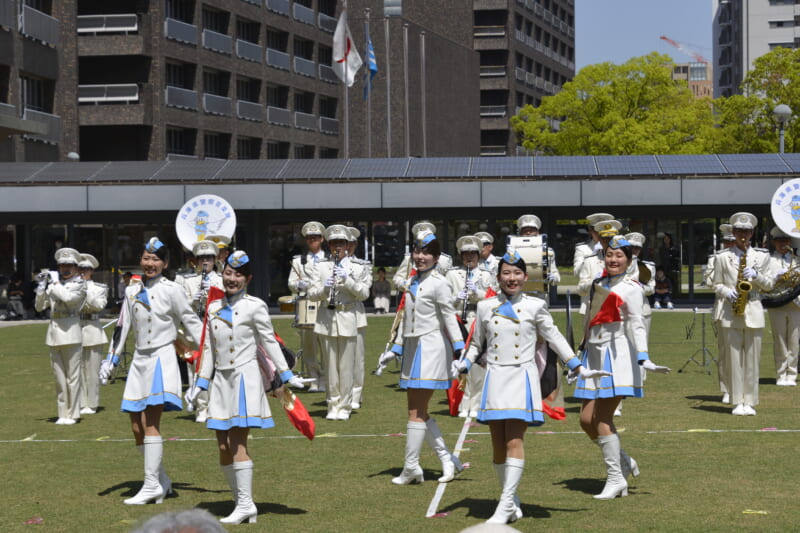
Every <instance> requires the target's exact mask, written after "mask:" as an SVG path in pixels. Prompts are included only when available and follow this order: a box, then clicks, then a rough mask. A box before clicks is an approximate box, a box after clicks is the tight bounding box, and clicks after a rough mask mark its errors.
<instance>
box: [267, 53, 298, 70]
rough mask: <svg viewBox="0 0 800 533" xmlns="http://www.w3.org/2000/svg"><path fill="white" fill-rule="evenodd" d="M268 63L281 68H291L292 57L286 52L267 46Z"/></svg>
mask: <svg viewBox="0 0 800 533" xmlns="http://www.w3.org/2000/svg"><path fill="white" fill-rule="evenodd" d="M267 65H269V66H271V67H275V68H279V69H281V70H291V65H292V58H291V57H289V54H287V53H286V52H281V51H280V50H275V49H274V48H267Z"/></svg>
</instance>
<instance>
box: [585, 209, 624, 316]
mask: <svg viewBox="0 0 800 533" xmlns="http://www.w3.org/2000/svg"><path fill="white" fill-rule="evenodd" d="M621 229H622V222H620V221H619V220H602V221H600V222H597V223H596V224H595V225H594V230H595V231H596V232H597V236H598V238H599V240H598V242H597V244H596V245H595V255H593V256H590V257H587V258H586V259H584V261H583V264H582V265H581V270H580V272H579V273H578V294H580V295H581V308H580V311H579V313H580V314H581V315H585V314H586V313H587V312H588V305H589V291H590V290H591V288H592V283H594V280H596V279H597V278H599V277H600V276H602V274H603V269H604V268H605V252H606V248H608V243H609V242H611V238H612V237H614V236H615V235H618V234H619V232H620V230H621Z"/></svg>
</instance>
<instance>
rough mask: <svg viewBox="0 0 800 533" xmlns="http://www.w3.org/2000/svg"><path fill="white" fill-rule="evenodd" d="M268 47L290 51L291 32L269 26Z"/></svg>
mask: <svg viewBox="0 0 800 533" xmlns="http://www.w3.org/2000/svg"><path fill="white" fill-rule="evenodd" d="M267 48H272V49H273V50H278V51H280V52H288V51H289V34H288V33H287V32H285V31H280V30H276V29H275V28H267Z"/></svg>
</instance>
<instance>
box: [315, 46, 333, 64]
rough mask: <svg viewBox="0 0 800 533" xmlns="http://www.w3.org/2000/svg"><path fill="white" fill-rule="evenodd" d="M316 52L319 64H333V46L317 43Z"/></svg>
mask: <svg viewBox="0 0 800 533" xmlns="http://www.w3.org/2000/svg"><path fill="white" fill-rule="evenodd" d="M317 54H319V64H320V65H328V66H330V65H332V64H333V48H331V47H330V46H325V45H324V44H320V45H318V46H317Z"/></svg>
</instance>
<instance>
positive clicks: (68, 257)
mask: <svg viewBox="0 0 800 533" xmlns="http://www.w3.org/2000/svg"><path fill="white" fill-rule="evenodd" d="M55 258H56V263H57V264H59V265H77V264H78V263H80V262H81V254H80V253H78V250H76V249H75V248H59V249H58V250H56V255H55Z"/></svg>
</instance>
